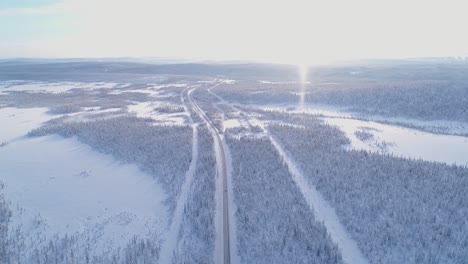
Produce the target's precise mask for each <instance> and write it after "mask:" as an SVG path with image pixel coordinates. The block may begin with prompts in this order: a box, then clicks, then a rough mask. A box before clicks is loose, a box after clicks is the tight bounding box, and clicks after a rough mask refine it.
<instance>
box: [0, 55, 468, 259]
mask: <svg viewBox="0 0 468 264" xmlns="http://www.w3.org/2000/svg"><path fill="white" fill-rule="evenodd" d="M466 69H467V66H466V65H465V64H462V63H458V64H455V63H450V62H444V61H441V62H437V63H435V62H431V63H425V62H417V63H416V62H411V63H409V62H395V61H391V62H379V63H374V64H372V63H368V64H363V63H361V64H356V65H341V66H333V67H332V66H315V67H311V68H310V69H309V70H308V72H307V75H305V76H302V79H301V76H300V74H298V72H297V69H296V68H295V67H293V66H286V65H270V64H248V63H247V64H242V63H241V64H209V63H207V64H203V63H200V64H198V63H193V64H190V63H189V64H168V65H154V64H145V63H140V62H113V61H106V60H103V61H101V62H97V61H93V62H82V61H80V62H48V63H44V64H40V63H39V62H37V63H28V62H21V63H20V62H16V63H13V62H10V63H2V62H1V61H0V263H5V264H23V263H24V264H49V263H56V264H68V263H76V264H81V263H83V264H85V263H86V264H88V263H93V264H107V263H111V264H123V263H128V264H134V263H135V264H149V263H161V264H166V263H168V264H176V263H177V264H179V263H200V264H202V263H203V264H204V263H235V264H241V263H245V264H248V263H317V264H325V263H327V264H328V263H329V264H338V263H340V264H341V263H345V264H355V263H359V264H361V263H364V264H367V263H369V264H393V263H405V264H406V263H408V264H412V263H415V264H416V263H428V264H436V263H447V264H452V263H453V264H465V263H468V222H467V219H466V217H467V215H468V200H467V197H468V196H467V195H466V194H467V193H468V136H467V135H468V119H467V116H468V85H467V82H468V79H467V77H466V76H467V75H466V74H465V73H466Z"/></svg>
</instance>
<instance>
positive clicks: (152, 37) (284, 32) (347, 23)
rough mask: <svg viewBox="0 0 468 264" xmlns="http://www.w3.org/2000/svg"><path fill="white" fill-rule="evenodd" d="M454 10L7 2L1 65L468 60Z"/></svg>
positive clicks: (420, 1) (402, 3) (397, 3)
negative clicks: (60, 60) (132, 60)
mask: <svg viewBox="0 0 468 264" xmlns="http://www.w3.org/2000/svg"><path fill="white" fill-rule="evenodd" d="M464 2H466V1H455V0H391V1H390V0H388V1H380V0H354V1H345V0H342V1H338V0H324V1H319V0H308V1H307V0H304V1H303V0H284V1H282V0H265V1H264V0H232V1H225V0H1V1H0V57H2V58H12V57H42V58H44V57H49V58H50V57H126V56H131V57H160V56H163V57H188V58H200V59H219V60H223V59H240V60H244V59H249V60H266V61H275V62H287V63H300V64H306V63H322V62H328V61H332V60H347V59H357V58H401V57H431V56H467V55H468V34H466V27H467V25H468V15H467V14H466V10H468V6H467V4H466V3H464Z"/></svg>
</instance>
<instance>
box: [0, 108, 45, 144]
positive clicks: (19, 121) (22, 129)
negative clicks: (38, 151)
mask: <svg viewBox="0 0 468 264" xmlns="http://www.w3.org/2000/svg"><path fill="white" fill-rule="evenodd" d="M48 110H49V109H48V108H14V107H7V108H0V144H1V143H3V142H9V141H11V140H14V139H17V138H19V137H22V136H25V135H26V134H27V133H28V132H29V131H30V130H32V129H35V128H37V127H39V126H40V125H41V124H42V123H43V122H46V121H48V120H50V119H51V118H53V116H50V115H47V114H46V112H47V111H48Z"/></svg>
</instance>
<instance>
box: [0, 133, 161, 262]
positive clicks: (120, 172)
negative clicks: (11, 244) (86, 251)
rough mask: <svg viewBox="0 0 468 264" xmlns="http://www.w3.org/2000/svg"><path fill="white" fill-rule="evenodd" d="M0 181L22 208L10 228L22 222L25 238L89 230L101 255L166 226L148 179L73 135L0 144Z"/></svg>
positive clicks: (156, 187)
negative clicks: (79, 140)
mask: <svg viewBox="0 0 468 264" xmlns="http://www.w3.org/2000/svg"><path fill="white" fill-rule="evenodd" d="M0 180H1V181H2V182H3V183H4V184H5V187H4V189H3V193H4V195H5V197H6V198H7V199H8V200H10V201H11V203H12V205H14V206H13V208H16V205H18V206H19V208H22V209H21V210H17V211H14V220H13V221H12V226H11V228H12V230H13V229H14V228H15V227H18V226H22V228H23V229H24V232H25V233H27V234H28V235H29V236H31V237H34V236H36V235H38V236H45V238H46V239H47V240H49V239H52V238H53V236H54V235H56V234H58V235H59V236H64V235H66V234H68V235H70V234H75V233H87V232H91V234H93V235H95V236H96V237H95V238H94V239H95V240H96V241H95V242H96V243H95V245H96V247H97V248H96V251H97V252H96V253H102V252H99V250H101V251H102V250H104V249H106V248H112V249H117V248H118V247H124V246H125V245H126V244H127V243H128V242H130V240H131V239H132V238H133V236H141V235H156V236H157V235H160V234H161V232H162V231H163V230H164V228H165V227H166V226H167V213H166V208H165V206H164V205H163V204H162V201H163V200H164V198H165V193H164V192H163V190H162V189H161V187H160V186H159V185H158V184H156V183H155V181H154V180H153V178H152V177H150V176H148V175H146V174H144V173H142V172H141V171H139V170H138V169H137V168H136V167H135V166H131V165H122V164H119V163H118V162H116V161H115V160H114V159H113V158H112V157H110V156H108V155H103V154H100V153H97V152H95V151H94V150H92V149H91V148H90V147H89V146H86V145H84V144H81V143H79V142H78V141H77V140H76V139H64V138H61V137H58V136H47V137H40V138H31V139H25V140H22V141H18V142H15V143H12V144H9V145H7V146H5V147H3V148H0ZM38 219H39V220H38ZM38 221H40V223H39V224H38V223H37V222H38ZM36 246H37V245H36Z"/></svg>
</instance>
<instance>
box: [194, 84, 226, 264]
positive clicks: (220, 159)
mask: <svg viewBox="0 0 468 264" xmlns="http://www.w3.org/2000/svg"><path fill="white" fill-rule="evenodd" d="M217 85H218V84H217ZM195 90H196V88H193V89H191V90H190V91H189V92H188V98H189V100H190V102H191V103H192V104H193V106H194V109H195V111H196V112H197V113H198V115H199V116H200V118H202V119H203V120H204V121H205V123H206V125H207V127H208V128H209V129H210V131H211V133H212V135H213V139H214V146H215V152H216V164H217V171H218V174H217V188H216V194H215V195H216V197H217V198H218V197H219V198H221V199H220V200H221V201H222V202H221V203H219V204H220V205H221V209H220V210H219V206H218V200H217V208H216V213H215V221H216V220H217V219H220V216H219V213H220V211H222V222H221V225H219V224H218V223H219V222H220V221H216V222H215V226H216V227H217V230H216V233H217V237H216V241H217V243H216V246H215V247H216V248H215V263H220V262H221V261H222V263H225V264H229V263H231V257H230V255H231V252H230V237H229V233H230V232H229V231H230V228H229V215H230V214H229V200H228V199H229V197H228V182H227V166H226V154H225V150H224V145H223V143H222V139H221V136H220V134H219V131H218V129H217V128H216V127H215V126H214V124H213V122H212V121H211V120H210V118H209V117H208V116H206V114H205V113H204V112H203V110H202V109H201V108H200V106H199V105H198V104H197V103H196V101H195V100H194V99H193V96H192V94H193V91H195ZM220 185H221V186H220ZM220 192H221V193H220ZM221 228H222V231H221V230H220V229H221ZM220 245H222V249H221V250H219V246H220ZM221 251H222V254H219V253H220V252H221Z"/></svg>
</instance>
